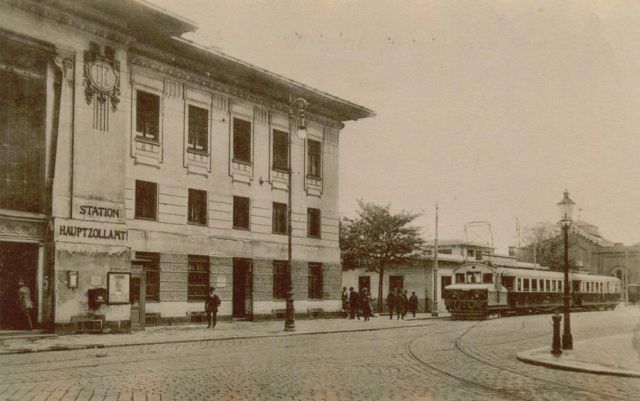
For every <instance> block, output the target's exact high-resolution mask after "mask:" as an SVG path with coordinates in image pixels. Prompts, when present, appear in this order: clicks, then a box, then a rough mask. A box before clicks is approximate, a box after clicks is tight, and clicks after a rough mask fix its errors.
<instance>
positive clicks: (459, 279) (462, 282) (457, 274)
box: [456, 273, 464, 284]
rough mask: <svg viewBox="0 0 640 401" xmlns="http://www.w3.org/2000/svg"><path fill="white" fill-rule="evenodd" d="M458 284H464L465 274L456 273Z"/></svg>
mask: <svg viewBox="0 0 640 401" xmlns="http://www.w3.org/2000/svg"><path fill="white" fill-rule="evenodd" d="M456 284H464V273H456Z"/></svg>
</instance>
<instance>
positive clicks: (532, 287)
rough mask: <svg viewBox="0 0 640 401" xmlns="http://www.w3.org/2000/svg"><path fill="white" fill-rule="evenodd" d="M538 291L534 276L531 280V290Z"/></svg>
mask: <svg viewBox="0 0 640 401" xmlns="http://www.w3.org/2000/svg"><path fill="white" fill-rule="evenodd" d="M536 291H538V280H536V279H535V278H534V279H532V280H531V292H536Z"/></svg>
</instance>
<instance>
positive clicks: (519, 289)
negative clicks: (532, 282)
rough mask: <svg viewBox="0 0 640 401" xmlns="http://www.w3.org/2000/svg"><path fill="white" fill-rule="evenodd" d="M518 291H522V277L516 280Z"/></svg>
mask: <svg viewBox="0 0 640 401" xmlns="http://www.w3.org/2000/svg"><path fill="white" fill-rule="evenodd" d="M516 291H518V292H520V291H522V279H521V278H520V277H517V278H516Z"/></svg>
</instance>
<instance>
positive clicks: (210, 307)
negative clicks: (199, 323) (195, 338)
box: [204, 287, 220, 328]
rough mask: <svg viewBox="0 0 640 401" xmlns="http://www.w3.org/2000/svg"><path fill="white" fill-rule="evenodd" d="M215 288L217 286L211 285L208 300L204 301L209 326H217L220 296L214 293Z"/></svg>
mask: <svg viewBox="0 0 640 401" xmlns="http://www.w3.org/2000/svg"><path fill="white" fill-rule="evenodd" d="M215 290H216V289H215V288H213V287H209V295H207V300H206V301H205V302H204V310H205V311H206V312H207V323H208V325H207V328H209V327H211V328H213V327H216V320H217V317H218V306H220V298H218V296H217V295H216V294H214V293H213V292H214V291H215Z"/></svg>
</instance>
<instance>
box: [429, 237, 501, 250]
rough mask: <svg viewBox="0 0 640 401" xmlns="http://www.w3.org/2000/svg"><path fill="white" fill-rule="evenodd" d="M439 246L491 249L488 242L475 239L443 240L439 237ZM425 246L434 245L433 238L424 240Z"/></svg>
mask: <svg viewBox="0 0 640 401" xmlns="http://www.w3.org/2000/svg"><path fill="white" fill-rule="evenodd" d="M441 246H466V247H476V248H487V249H493V248H492V247H491V245H490V244H485V243H482V242H475V241H466V240H462V239H443V240H440V239H439V240H438V247H441ZM425 247H427V248H433V247H434V245H433V239H431V240H428V241H426V244H425Z"/></svg>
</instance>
